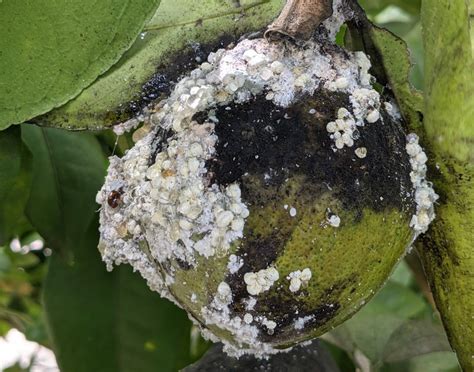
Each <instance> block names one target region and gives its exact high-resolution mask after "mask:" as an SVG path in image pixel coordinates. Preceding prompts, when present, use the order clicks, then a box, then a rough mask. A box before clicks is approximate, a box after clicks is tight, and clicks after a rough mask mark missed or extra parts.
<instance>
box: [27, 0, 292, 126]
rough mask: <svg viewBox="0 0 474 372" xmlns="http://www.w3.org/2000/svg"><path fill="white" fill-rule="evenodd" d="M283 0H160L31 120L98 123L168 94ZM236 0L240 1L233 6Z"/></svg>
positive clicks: (121, 117)
mask: <svg viewBox="0 0 474 372" xmlns="http://www.w3.org/2000/svg"><path fill="white" fill-rule="evenodd" d="M283 3H284V0H243V1H222V0H199V1H189V0H163V1H162V2H161V5H160V7H159V8H158V10H157V12H156V14H155V16H154V17H153V19H152V20H151V22H150V24H149V25H148V26H147V27H148V29H149V30H148V31H147V32H145V33H143V34H142V35H141V37H140V38H139V39H137V41H136V42H135V44H134V45H133V46H132V48H131V49H130V50H129V51H128V52H127V53H126V54H124V56H123V57H122V59H121V60H120V61H119V62H118V64H116V65H115V66H114V67H113V68H112V69H111V70H110V71H108V72H107V73H106V74H105V75H103V76H101V77H100V78H99V79H98V80H97V81H96V82H95V83H94V84H93V85H91V86H90V87H89V88H87V89H85V90H84V91H83V92H82V93H81V94H80V95H79V96H77V97H76V98H75V99H74V100H72V101H70V102H68V103H67V104H66V105H64V106H62V107H60V108H58V109H56V110H54V111H52V112H51V113H49V114H47V115H45V116H42V117H39V118H37V119H35V122H36V123H38V124H41V125H45V126H57V127H64V128H68V129H78V128H94V129H97V128H103V127H106V126H111V125H113V124H116V123H118V122H120V121H123V120H126V119H128V118H129V117H131V116H132V115H134V114H136V113H137V112H138V111H139V110H140V109H141V108H142V107H143V106H144V105H145V104H147V103H148V102H150V101H151V100H153V99H156V98H157V97H159V96H160V95H162V94H167V92H168V89H169V84H170V82H172V81H176V79H177V78H178V77H179V76H180V75H181V74H182V73H184V72H185V71H187V70H189V69H192V66H195V65H197V63H198V62H197V61H196V59H195V58H196V56H198V57H200V58H206V57H207V54H208V53H209V52H210V51H212V50H213V49H217V48H219V47H222V46H225V45H226V44H227V43H228V42H229V41H231V40H235V39H236V38H238V37H239V36H241V35H242V34H244V33H247V32H250V31H256V30H258V29H261V28H262V27H264V26H266V25H267V24H268V23H270V21H271V20H272V19H273V18H274V17H275V16H276V15H277V14H278V11H279V10H280V9H281V7H282V5H283ZM238 4H240V6H238Z"/></svg>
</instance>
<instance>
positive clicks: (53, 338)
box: [0, 0, 459, 372]
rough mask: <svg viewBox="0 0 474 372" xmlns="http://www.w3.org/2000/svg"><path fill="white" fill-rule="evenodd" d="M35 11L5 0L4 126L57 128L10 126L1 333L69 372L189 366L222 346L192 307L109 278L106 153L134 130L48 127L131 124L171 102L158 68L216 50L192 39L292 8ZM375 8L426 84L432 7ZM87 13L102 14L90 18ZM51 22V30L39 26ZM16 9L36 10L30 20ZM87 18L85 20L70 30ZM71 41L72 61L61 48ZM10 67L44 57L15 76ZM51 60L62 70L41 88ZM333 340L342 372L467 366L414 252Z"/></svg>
mask: <svg viewBox="0 0 474 372" xmlns="http://www.w3.org/2000/svg"><path fill="white" fill-rule="evenodd" d="M22 3H23V2H21V1H18V2H15V1H3V2H1V1H0V25H1V26H0V27H1V30H0V33H1V37H0V51H2V50H4V49H6V48H11V45H17V46H18V47H17V48H16V49H15V50H16V51H17V54H16V55H15V56H13V57H11V56H10V59H9V58H0V82H1V85H0V87H1V90H0V128H4V127H7V126H8V125H9V124H12V123H20V122H23V121H25V120H30V119H31V120H30V121H31V122H34V123H38V124H41V125H42V126H41V127H40V126H33V125H31V124H22V125H21V126H11V127H9V128H8V129H6V130H3V131H2V132H0V205H1V210H0V335H1V334H5V333H6V332H7V331H8V330H9V329H10V328H17V329H19V330H21V331H22V332H24V333H25V334H26V335H27V337H28V338H29V339H31V340H34V341H37V342H39V343H40V344H43V345H45V346H48V347H53V348H54V350H55V353H56V357H57V359H58V363H59V365H60V367H61V369H62V370H64V371H78V372H80V371H92V370H95V371H131V370H133V371H154V370H160V371H176V370H178V369H181V368H184V367H185V366H187V365H188V364H190V363H192V362H193V361H196V360H197V359H199V357H200V356H201V355H202V354H203V353H204V352H205V350H206V349H207V347H208V346H209V345H208V343H206V342H205V341H204V340H202V339H201V338H200V336H199V334H198V332H197V331H196V329H195V328H194V327H193V326H192V325H191V323H190V321H189V320H188V319H187V316H186V314H185V313H184V312H183V311H181V310H180V309H178V308H177V307H176V306H174V305H173V304H171V303H170V302H168V301H167V300H163V299H161V298H159V296H158V295H157V294H153V293H152V292H150V291H149V290H148V288H147V287H146V284H145V281H144V280H142V279H141V278H140V277H139V275H138V274H136V273H132V272H131V270H130V268H129V267H120V268H118V269H115V270H114V271H113V272H112V273H108V272H107V271H106V270H105V266H104V265H103V263H102V262H101V260H100V255H99V253H98V251H97V248H96V247H97V241H98V221H97V217H98V216H97V213H96V209H97V205H96V204H95V202H94V199H95V194H96V192H97V190H98V189H99V188H100V186H101V184H102V182H103V177H104V174H105V170H106V167H107V157H108V156H110V155H112V154H117V155H121V154H122V153H123V152H124V151H125V150H126V149H127V148H129V147H130V146H131V145H133V140H132V138H131V136H130V135H124V136H121V137H120V138H116V136H115V135H114V134H113V132H112V131H110V130H101V131H96V132H87V133H86V132H81V133H74V132H67V131H64V130H60V129H53V128H48V126H61V127H67V128H74V129H81V128H96V127H98V126H99V125H98V124H97V123H105V125H109V124H110V123H112V122H113V121H115V120H117V119H119V118H123V119H124V118H127V117H128V116H130V115H132V114H133V113H134V112H136V110H138V109H139V107H140V105H141V104H143V103H146V102H148V101H149V100H151V99H153V98H156V97H150V96H148V95H147V94H146V89H145V90H144V89H143V83H144V82H146V81H147V80H149V79H152V82H153V84H160V83H162V82H163V81H162V80H160V76H159V75H157V74H156V67H155V66H159V68H161V69H162V71H167V70H166V69H167V68H168V67H169V66H168V63H169V61H170V58H171V56H172V55H173V53H175V52H176V51H178V50H183V53H186V52H188V51H189V52H191V51H193V52H195V53H198V55H199V53H204V52H203V51H202V50H200V49H199V47H198V45H197V44H195V43H191V42H190V41H191V40H192V41H200V42H201V43H202V44H206V43H212V41H213V40H214V39H216V35H217V36H222V35H224V34H225V35H226V36H232V35H240V34H242V33H245V32H248V31H250V30H255V29H258V28H261V27H263V26H264V25H266V24H267V23H268V22H269V20H271V19H272V18H273V17H274V16H275V15H276V14H277V13H278V10H279V9H280V7H281V4H282V2H281V1H273V0H272V1H270V0H268V1H267V0H262V1H251V0H243V1H241V2H240V3H241V6H242V7H241V8H239V9H236V8H235V2H233V1H225V2H224V1H219V0H205V1H200V2H195V1H193V2H189V1H187V0H174V1H171V0H163V1H162V2H161V5H160V6H159V7H158V9H157V11H156V13H155V14H154V11H155V9H156V7H157V6H158V3H159V1H140V0H134V1H132V0H129V1H118V0H116V1H112V0H110V1H104V2H96V1H82V2H81V3H80V9H76V8H74V7H73V8H71V9H69V10H68V13H61V12H60V10H58V9H57V8H56V7H55V6H53V5H51V4H50V2H47V1H37V2H35V3H34V4H35V5H34V6H31V7H29V8H28V9H27V11H23V10H21V9H20V8H21V4H22ZM58 4H59V2H58ZM77 4H79V3H77ZM361 5H363V7H364V8H365V10H366V11H367V13H368V15H369V17H370V18H371V19H372V20H373V21H374V22H375V23H376V24H378V25H381V26H383V27H386V28H387V29H389V30H390V31H392V32H393V33H395V34H397V35H398V36H400V37H401V38H402V39H403V40H405V41H406V42H407V44H408V46H409V47H410V50H411V59H412V61H413V63H414V66H413V68H412V71H411V74H410V79H411V82H412V83H413V85H414V86H415V87H417V88H419V89H423V88H424V71H423V66H424V61H423V56H424V53H423V44H422V38H421V23H420V22H421V21H420V6H421V1H420V0H392V1H389V0H364V1H361ZM90 9H93V11H92V12H91V11H90ZM86 10H87V12H88V14H94V17H82V16H81V14H82V13H81V12H82V11H86ZM39 13H40V14H42V16H43V19H42V23H47V24H48V25H50V26H48V27H46V28H44V29H42V28H38V27H37V26H36V24H37V23H36V22H33V21H32V20H33V19H34V18H35V17H37V15H38V14H39ZM59 13H60V14H59ZM7 14H21V17H20V18H21V19H22V22H16V19H15V20H12V19H9V18H8V17H7V16H6V15H7ZM153 14H154V15H153ZM73 15H74V17H75V19H77V22H75V23H73V24H70V23H67V24H66V23H64V22H62V21H61V19H63V18H64V17H69V16H71V17H72V16H73ZM148 20H149V21H148ZM111 21H113V22H112V23H113V24H114V25H115V27H110V23H111ZM140 31H143V33H142V34H141V36H140V37H139V38H138V39H136V40H135V42H134V43H133V45H131V44H132V41H133V40H134V39H135V37H136V36H137V35H138V34H139V32H140ZM27 33H28V34H31V33H35V39H34V42H33V43H31V45H24V44H22V41H23V40H24V39H25V38H24V37H23V36H24V35H25V34H27ZM130 45H131V48H130V49H128V48H129V46H130ZM65 48H66V50H68V49H70V50H71V53H70V54H67V55H61V54H58V52H57V51H58V50H64V49H65ZM127 49H128V51H127V52H125V51H126V50H127ZM1 56H2V54H1V52H0V57H1ZM11 58H14V59H15V61H19V62H20V63H21V61H24V60H33V59H35V58H42V61H43V62H44V63H43V64H39V65H37V64H31V66H35V67H34V68H31V69H29V70H18V71H17V72H15V74H13V73H12V72H11V68H12V66H13V65H14V64H15V63H16V62H15V61H14V60H12V59H11ZM119 58H120V59H119ZM48 64H50V65H48ZM112 65H113V67H112V68H110V67H111V66H112ZM51 66H53V67H55V68H57V69H58V70H60V71H61V75H60V76H49V80H47V81H45V80H41V79H40V77H42V76H45V75H48V73H47V71H48V70H49V68H51ZM109 68H110V69H109ZM105 71H107V72H106V73H104V72H105ZM163 76H165V78H166V74H164V75H163ZM153 79H155V80H153ZM40 80H41V81H40ZM19 88H21V90H20V89H19ZM24 92H28V94H24ZM163 93H166V87H165V86H164V87H163ZM129 101H132V102H134V103H133V104H131V105H128V106H127V107H124V106H123V102H129ZM11 102H15V105H14V106H12V105H11ZM7 108H8V109H7ZM53 108H54V110H52V111H50V110H51V109H53ZM48 111H50V112H48ZM46 112H48V113H47V114H45V115H42V116H38V115H40V114H44V113H46ZM100 126H103V124H101V125H100ZM42 244H44V246H43V247H40V246H41V245H42ZM322 339H323V343H324V345H325V346H326V347H327V348H328V349H329V350H330V352H331V354H332V356H333V358H334V359H335V360H336V362H337V363H338V365H339V368H340V369H341V370H343V371H350V370H354V369H355V368H359V369H360V370H362V371H369V370H380V371H420V372H421V371H457V370H458V369H459V367H458V365H457V361H456V358H455V355H454V353H452V352H451V350H450V347H449V344H448V342H447V339H446V335H445V333H444V331H443V328H442V326H441V323H440V320H439V316H438V315H437V313H436V311H435V310H434V307H433V302H432V297H431V294H430V292H429V290H428V287H427V283H426V280H425V278H424V275H423V272H422V270H421V268H420V265H419V261H418V258H417V257H416V255H415V254H411V255H409V256H408V258H407V259H405V260H404V261H402V262H401V264H400V265H399V266H398V268H397V269H396V271H395V272H394V273H393V275H392V276H391V278H390V280H389V281H388V282H387V284H386V285H385V287H384V288H383V289H382V291H381V292H380V293H379V294H378V295H376V296H375V297H374V299H373V300H372V301H371V302H370V303H369V304H368V305H367V306H365V307H364V308H363V309H362V310H361V311H360V312H359V313H357V314H356V315H355V316H354V317H353V318H352V319H351V320H349V321H347V322H346V323H344V324H343V325H341V326H339V327H338V328H336V329H335V330H333V331H331V332H329V333H328V334H326V335H325V336H323V337H322Z"/></svg>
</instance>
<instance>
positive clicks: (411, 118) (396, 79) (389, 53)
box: [370, 27, 423, 131]
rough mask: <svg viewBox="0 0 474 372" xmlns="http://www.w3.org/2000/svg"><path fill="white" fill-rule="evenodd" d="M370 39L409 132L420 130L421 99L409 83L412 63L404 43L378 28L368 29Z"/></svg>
mask: <svg viewBox="0 0 474 372" xmlns="http://www.w3.org/2000/svg"><path fill="white" fill-rule="evenodd" d="M370 37H371V39H372V40H373V42H374V45H375V48H376V50H377V52H378V53H379V56H380V58H381V63H382V65H383V67H384V70H385V74H386V76H387V80H388V82H389V83H390V87H391V89H392V90H393V93H394V94H395V98H396V99H397V102H398V104H399V106H400V111H401V113H402V115H403V117H404V118H405V120H406V121H407V123H408V125H409V127H410V130H415V131H417V130H418V131H420V130H421V128H422V127H421V125H422V124H421V120H422V119H421V113H422V112H423V98H422V96H421V94H420V92H418V91H417V90H416V89H414V88H413V87H412V85H411V83H410V78H409V77H410V72H411V68H412V62H411V60H410V57H409V56H410V53H409V50H408V47H407V45H406V43H405V42H404V41H403V40H401V39H399V38H398V37H397V36H395V35H394V34H392V33H391V32H389V31H387V30H385V29H382V28H379V27H371V28H370Z"/></svg>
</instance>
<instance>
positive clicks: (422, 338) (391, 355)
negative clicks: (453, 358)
mask: <svg viewBox="0 0 474 372" xmlns="http://www.w3.org/2000/svg"><path fill="white" fill-rule="evenodd" d="M438 351H451V347H450V346H449V342H448V339H447V338H446V334H445V332H444V330H443V327H441V325H440V324H436V323H433V322H432V321H428V320H410V321H408V322H405V323H404V324H402V325H401V326H400V327H399V328H398V329H397V330H396V331H395V332H393V333H392V335H391V336H390V339H389V340H388V342H387V343H386V345H385V347H384V351H383V360H384V361H385V362H387V363H393V362H400V361H403V360H407V359H411V358H414V357H417V356H419V355H423V354H429V353H434V352H438Z"/></svg>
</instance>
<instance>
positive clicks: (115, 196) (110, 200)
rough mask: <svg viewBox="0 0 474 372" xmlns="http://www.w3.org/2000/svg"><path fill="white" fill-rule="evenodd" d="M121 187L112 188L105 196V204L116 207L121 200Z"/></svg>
mask: <svg viewBox="0 0 474 372" xmlns="http://www.w3.org/2000/svg"><path fill="white" fill-rule="evenodd" d="M122 194H123V189H119V190H112V191H111V192H110V193H109V195H108V196H107V204H108V205H109V207H111V208H117V207H118V206H119V205H120V203H121V201H122Z"/></svg>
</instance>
